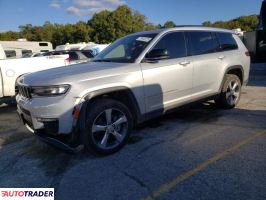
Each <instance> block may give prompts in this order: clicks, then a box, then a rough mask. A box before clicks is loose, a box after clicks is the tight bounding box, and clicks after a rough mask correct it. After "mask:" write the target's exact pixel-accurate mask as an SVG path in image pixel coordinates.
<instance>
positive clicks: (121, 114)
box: [82, 98, 133, 154]
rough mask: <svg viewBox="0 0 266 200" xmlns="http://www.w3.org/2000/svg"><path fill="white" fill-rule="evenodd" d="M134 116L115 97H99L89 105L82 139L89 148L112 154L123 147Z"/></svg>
mask: <svg viewBox="0 0 266 200" xmlns="http://www.w3.org/2000/svg"><path fill="white" fill-rule="evenodd" d="M132 126H133V118H132V115H131V113H130V111H129V109H128V108H127V107H126V106H125V105H124V104H123V103H121V102H119V101H116V100H113V99H107V98H103V99H98V100H96V101H94V102H92V103H91V104H90V105H89V108H88V110H87V118H86V128H85V130H84V131H83V132H82V139H83V143H84V145H85V147H86V148H87V149H92V150H93V151H95V152H97V153H101V154H111V153H114V152H116V151H118V150H119V149H121V148H122V147H123V146H124V145H125V144H126V141H127V139H128V137H129V135H130V131H131V129H132Z"/></svg>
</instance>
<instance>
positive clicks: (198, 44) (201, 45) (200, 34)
mask: <svg viewBox="0 0 266 200" xmlns="http://www.w3.org/2000/svg"><path fill="white" fill-rule="evenodd" d="M188 37H189V41H190V47H191V54H192V55H201V54H206V53H214V52H216V51H217V42H216V41H215V40H214V39H213V37H212V34H211V33H210V32H205V31H193V32H189V33H188Z"/></svg>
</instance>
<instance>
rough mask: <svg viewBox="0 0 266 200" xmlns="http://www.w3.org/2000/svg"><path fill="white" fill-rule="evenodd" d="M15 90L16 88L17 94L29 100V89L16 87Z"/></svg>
mask: <svg viewBox="0 0 266 200" xmlns="http://www.w3.org/2000/svg"><path fill="white" fill-rule="evenodd" d="M17 88H18V93H19V94H20V95H22V96H23V97H26V98H28V99H31V88H30V87H28V86H22V85H18V86H17Z"/></svg>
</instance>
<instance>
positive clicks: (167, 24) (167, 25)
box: [163, 21, 176, 28]
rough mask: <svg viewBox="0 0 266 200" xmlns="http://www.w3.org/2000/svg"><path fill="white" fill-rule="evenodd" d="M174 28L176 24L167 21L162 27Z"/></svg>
mask: <svg viewBox="0 0 266 200" xmlns="http://www.w3.org/2000/svg"><path fill="white" fill-rule="evenodd" d="M175 26H176V24H175V23H174V22H173V21H167V22H165V23H164V25H163V27H164V28H174V27H175Z"/></svg>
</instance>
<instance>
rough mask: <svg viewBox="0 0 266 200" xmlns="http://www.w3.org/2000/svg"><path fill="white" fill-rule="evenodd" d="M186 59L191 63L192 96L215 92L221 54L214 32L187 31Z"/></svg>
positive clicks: (219, 71) (220, 67)
mask: <svg viewBox="0 0 266 200" xmlns="http://www.w3.org/2000/svg"><path fill="white" fill-rule="evenodd" d="M186 36H187V38H188V41H189V54H190V57H188V59H189V60H190V61H191V62H192V63H193V67H194V69H193V83H192V98H193V97H194V98H197V97H202V96H204V95H206V96H207V95H209V94H212V93H214V92H215V90H216V89H214V88H215V87H216V85H217V84H216V83H217V78H218V77H219V74H220V73H222V70H223V67H222V65H223V62H222V60H223V58H224V57H223V55H222V54H221V52H219V51H218V50H219V43H218V40H217V39H216V37H215V33H212V32H208V31H188V32H186Z"/></svg>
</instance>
